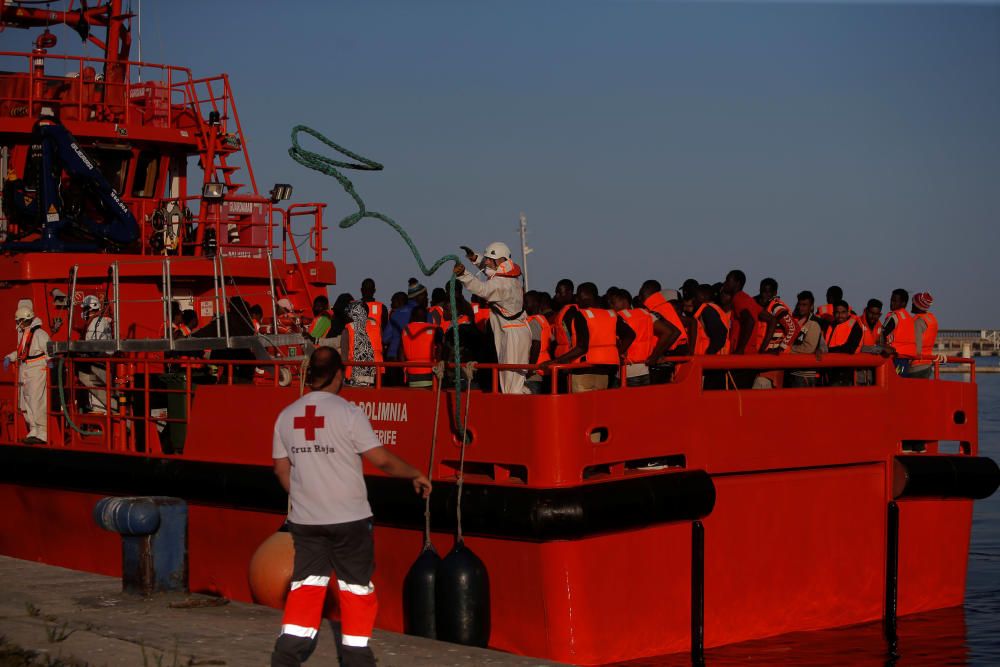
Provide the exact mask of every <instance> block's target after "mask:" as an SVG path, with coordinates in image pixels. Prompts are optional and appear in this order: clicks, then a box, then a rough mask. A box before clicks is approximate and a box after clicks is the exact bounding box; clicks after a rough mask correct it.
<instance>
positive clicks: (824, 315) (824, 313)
mask: <svg viewBox="0 0 1000 667" xmlns="http://www.w3.org/2000/svg"><path fill="white" fill-rule="evenodd" d="M816 317H818V318H819V319H821V320H826V321H827V322H833V304H832V303H828V304H826V305H823V306H820V307H819V308H817V309H816Z"/></svg>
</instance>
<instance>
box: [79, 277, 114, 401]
mask: <svg viewBox="0 0 1000 667" xmlns="http://www.w3.org/2000/svg"><path fill="white" fill-rule="evenodd" d="M80 309H81V310H82V311H83V319H84V321H85V322H86V328H85V329H84V333H83V339H84V340H85V341H89V340H114V332H113V331H112V328H111V318H109V317H107V316H106V315H103V314H101V300H100V299H98V298H97V297H96V296H94V295H93V294H88V295H87V296H85V297H83V301H81V302H80ZM94 356H97V357H100V356H101V355H99V354H95V355H94ZM77 375H78V377H79V378H80V384H82V385H83V386H84V387H107V385H108V369H107V367H106V365H105V364H104V363H103V362H95V363H81V364H79V365H78V366H77ZM88 394H89V398H90V406H89V410H88V411H89V412H92V413H95V414H105V413H106V412H107V411H108V392H107V391H106V390H103V389H91V390H90V391H89V392H88Z"/></svg>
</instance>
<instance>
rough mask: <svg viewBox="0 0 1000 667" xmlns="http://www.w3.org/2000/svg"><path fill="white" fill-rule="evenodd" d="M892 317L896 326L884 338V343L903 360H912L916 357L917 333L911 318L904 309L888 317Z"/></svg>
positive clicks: (895, 311)
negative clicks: (893, 349)
mask: <svg viewBox="0 0 1000 667" xmlns="http://www.w3.org/2000/svg"><path fill="white" fill-rule="evenodd" d="M893 315H895V316H896V326H895V327H893V329H892V333H890V334H889V335H888V336H887V337H886V342H887V343H888V344H889V345H891V346H892V347H893V348H895V350H896V354H898V355H899V356H900V357H902V358H903V359H912V358H913V357H915V356H917V332H916V331H915V330H914V328H913V324H914V322H913V317H911V316H910V314H909V313H908V312H906V309H905V308H900V309H899V310H894V311H892V312H891V313H889V317H892V316H893ZM886 321H888V318H887V319H886Z"/></svg>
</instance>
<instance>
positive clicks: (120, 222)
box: [0, 108, 139, 252]
mask: <svg viewBox="0 0 1000 667" xmlns="http://www.w3.org/2000/svg"><path fill="white" fill-rule="evenodd" d="M32 142H33V144H34V145H36V146H38V147H39V149H40V153H41V155H40V158H41V160H40V163H41V164H40V166H41V169H40V170H39V174H38V181H39V183H38V191H37V192H36V193H30V192H29V190H28V188H27V186H26V184H25V183H24V181H22V180H20V179H18V180H10V181H6V182H5V183H4V199H5V200H6V201H8V202H10V206H11V208H12V209H13V210H14V211H15V212H16V213H17V214H18V215H20V216H23V217H25V218H27V219H28V220H33V221H35V222H36V223H38V222H40V225H36V226H37V227H38V231H40V232H41V238H39V239H36V240H34V241H29V242H15V241H11V242H7V243H5V244H3V245H2V246H0V247H2V248H3V249H4V250H42V251H46V252H53V251H61V250H83V251H88V250H96V249H98V248H97V244H96V243H94V242H83V243H72V242H67V241H65V240H64V239H63V238H62V233H63V232H64V231H69V230H73V229H74V228H75V230H76V231H81V232H83V233H85V234H86V235H88V236H91V237H95V238H97V239H100V240H102V241H103V242H104V243H105V244H106V245H110V246H127V245H129V244H131V243H133V242H135V240H136V239H138V238H139V224H138V223H137V222H136V219H135V216H133V215H132V212H131V211H129V208H128V206H126V205H125V202H123V201H122V199H121V197H120V196H119V194H118V193H117V192H116V191H115V189H114V188H112V187H111V185H110V184H109V183H108V181H107V179H106V178H105V177H104V175H103V174H102V173H101V171H100V169H98V168H97V165H96V164H94V162H93V161H92V160H91V159H90V158H89V157H87V155H86V153H84V152H83V150H82V149H81V148H80V145H79V143H77V141H76V139H75V138H74V137H73V135H72V134H71V133H70V131H69V130H67V129H66V127H65V126H63V125H62V124H61V123H59V122H58V121H57V120H55V117H54V114H53V112H52V111H51V109H48V108H43V109H42V117H41V118H40V119H39V121H38V122H37V123H36V124H35V127H34V130H33V137H32ZM63 171H65V172H66V173H67V174H68V175H69V176H70V178H71V179H72V181H74V183H75V184H76V185H78V186H80V187H81V188H82V190H83V191H84V192H85V193H89V194H91V195H93V196H95V197H96V200H97V202H99V203H100V205H101V208H102V209H103V210H102V214H103V216H105V220H104V222H98V221H97V220H95V219H94V218H92V217H90V216H89V215H88V212H87V207H86V205H85V203H81V205H79V206H78V207H77V206H72V207H71V206H68V205H67V202H66V201H65V198H64V197H63V196H61V194H60V180H61V174H62V172H63ZM87 199H92V198H87ZM95 203H96V202H95ZM70 208H74V209H76V210H75V211H74V213H70V211H69V209H70Z"/></svg>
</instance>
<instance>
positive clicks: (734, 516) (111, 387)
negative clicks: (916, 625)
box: [0, 0, 998, 664]
mask: <svg viewBox="0 0 1000 667" xmlns="http://www.w3.org/2000/svg"><path fill="white" fill-rule="evenodd" d="M69 4H70V6H69V8H68V9H67V10H65V11H56V10H53V9H51V8H50V7H48V6H42V5H38V4H37V3H33V4H24V5H21V4H19V3H17V2H12V1H10V0H0V24H2V26H3V27H4V28H5V29H8V30H10V29H15V28H37V29H38V30H39V31H40V32H39V35H38V37H37V39H36V40H35V42H34V44H35V48H34V50H33V51H31V52H30V53H9V52H4V53H0V58H2V59H3V62H4V63H5V64H4V67H3V71H0V167H2V169H0V172H2V174H3V176H4V199H3V214H2V217H0V248H2V252H3V255H2V259H0V317H12V315H13V314H14V313H15V311H16V310H17V309H18V307H19V306H22V305H28V306H29V307H30V308H32V309H33V312H34V314H35V315H36V316H37V317H38V318H39V319H40V321H41V324H42V326H43V327H44V328H45V330H46V331H47V332H48V333H49V334H50V336H51V343H50V345H49V355H50V359H51V361H52V363H51V364H50V368H49V369H48V370H47V371H46V372H47V374H48V391H47V392H46V396H45V413H46V419H47V437H46V442H45V444H33V445H27V444H23V440H24V438H25V436H26V425H25V421H24V419H23V418H22V415H21V413H20V411H19V409H18V405H19V401H20V400H21V398H22V397H21V396H20V392H21V387H20V386H19V383H18V380H17V377H18V376H17V369H16V367H15V368H12V369H11V370H10V371H8V372H5V373H3V374H2V375H0V507H3V508H4V510H3V512H2V514H0V552H2V553H3V554H6V555H10V556H15V557H18V558H24V559H31V560H38V561H43V562H46V563H51V564H54V565H60V566H64V567H70V568H75V569H80V570H87V571H92V572H99V573H104V574H111V575H114V574H118V573H119V572H120V564H119V563H120V545H119V538H118V537H117V536H116V535H114V534H112V533H109V532H107V531H104V530H101V529H100V528H99V527H98V526H97V525H95V523H94V521H93V520H92V518H91V512H92V509H93V507H94V505H95V503H96V502H97V501H98V500H99V499H101V498H102V497H105V496H108V495H123V496H124V495H166V496H175V497H179V498H183V499H185V500H186V501H187V502H188V504H189V559H190V583H191V588H192V589H193V590H196V591H201V592H211V593H216V594H218V595H223V596H227V597H231V598H234V599H240V600H250V598H251V592H250V589H249V586H248V564H249V562H250V559H251V556H252V555H253V554H254V552H255V550H256V549H257V548H258V546H259V545H260V544H261V543H262V542H263V541H264V540H265V539H266V538H268V537H269V536H270V535H272V534H273V533H274V532H275V530H276V529H278V528H279V527H280V526H281V524H282V522H283V520H284V515H285V511H286V496H285V495H284V493H283V492H282V490H281V488H280V487H279V485H278V483H277V481H276V480H275V478H274V476H273V473H272V462H271V458H270V452H271V442H270V435H271V432H272V426H273V423H274V419H275V417H276V416H277V414H278V412H279V411H280V410H281V409H282V408H283V407H284V406H285V405H287V404H289V403H290V402H291V401H293V400H294V399H295V398H296V396H298V393H299V383H298V381H297V379H296V378H297V376H298V373H299V370H300V368H301V363H302V359H303V358H304V354H305V353H306V352H307V351H308V346H307V345H306V343H305V341H304V339H303V338H302V336H301V335H294V334H281V333H268V334H264V335H260V334H258V333H256V332H254V331H253V330H249V331H248V330H247V328H246V323H245V322H241V321H239V320H240V319H241V318H240V317H239V313H238V312H236V311H234V310H233V309H232V308H227V307H226V304H227V303H230V302H231V301H232V300H233V299H234V298H235V297H239V298H242V299H244V300H245V301H247V302H250V303H257V304H262V305H263V306H264V313H265V320H271V324H272V326H271V327H270V331H276V330H278V329H279V326H278V325H279V324H280V319H281V317H280V313H279V310H278V306H277V302H278V301H279V300H281V299H287V300H289V301H290V302H291V303H292V304H293V306H294V307H295V308H297V309H300V310H303V311H306V310H308V306H309V304H311V302H312V299H313V297H315V296H316V295H319V294H325V293H326V289H327V287H328V286H329V285H332V284H334V283H335V276H336V274H335V270H334V266H333V264H332V263H331V262H330V261H329V260H327V259H326V258H325V251H326V248H325V247H324V234H325V231H326V227H325V226H324V222H323V212H324V207H325V204H322V203H296V204H290V203H287V201H286V197H287V195H288V194H289V190H290V188H288V187H287V186H282V185H277V186H275V187H274V189H272V190H271V191H270V193H268V194H261V191H260V190H259V189H258V187H257V183H256V182H255V179H254V173H253V169H252V165H251V163H250V159H249V155H248V153H247V148H246V139H245V137H244V133H243V127H241V125H240V120H239V114H238V112H237V108H236V104H235V99H234V97H233V93H232V90H231V89H230V86H229V81H228V78H227V77H226V76H225V75H219V76H210V77H204V78H202V77H199V76H198V75H196V74H194V73H192V72H190V71H189V70H188V69H186V68H183V67H174V66H170V65H159V64H151V63H139V62H133V61H131V60H129V44H130V25H131V23H130V22H131V19H132V16H130V15H129V14H127V13H125V12H124V11H123V8H122V3H121V1H120V0H112V1H111V2H108V3H105V4H102V5H99V6H95V7H90V6H87V5H86V4H79V5H78V4H77V3H75V2H70V3H69ZM46 26H51V29H50V28H49V27H46ZM57 33H58V34H57ZM76 38H81V39H84V40H87V41H90V42H91V43H93V44H96V45H97V46H98V47H100V48H101V49H103V51H104V56H103V57H101V58H86V57H74V56H65V55H54V54H52V53H49V49H52V48H53V46H55V44H56V41H57V39H58V40H69V39H76ZM57 72H58V73H57ZM195 164H197V168H195V167H194V165H195ZM297 237H298V238H305V239H306V241H307V242H308V244H309V246H310V249H309V258H308V260H305V259H303V258H302V257H301V256H300V255H299V247H298V246H297V245H296V243H295V242H294V239H295V238H297ZM88 295H94V296H96V297H97V298H98V301H99V303H100V308H101V312H102V314H103V315H105V316H107V317H108V318H109V319H110V320H111V322H113V334H112V336H110V338H109V339H105V340H87V339H86V337H85V336H81V335H80V334H81V322H80V319H79V309H78V307H77V306H78V304H79V303H81V302H82V301H83V299H84V297H85V296H88ZM173 304H177V305H178V306H180V307H182V308H184V309H193V310H194V311H195V312H196V313H197V314H198V315H199V317H200V318H201V320H202V321H203V322H205V321H211V322H212V324H211V325H209V327H208V329H209V332H208V333H209V334H210V335H207V336H204V337H200V338H196V339H195V338H177V339H175V337H174V335H173V328H172V326H171V321H170V320H171V317H172V313H173V310H174V306H173ZM293 310H294V309H293ZM234 318H235V319H234ZM267 330H268V327H267V326H266V323H265V331H267ZM16 344H17V341H16V333H15V330H14V327H13V323H12V322H11V323H10V326H4V327H2V328H0V346H2V351H3V353H4V354H6V353H7V352H8V351H11V350H14V349H15V347H16ZM204 350H212V351H213V352H217V351H227V352H228V353H230V354H223V355H213V356H214V357H216V358H213V359H212V360H211V361H210V362H209V361H206V360H205V359H203V358H202V357H201V354H202V353H203V351H204ZM218 356H223V357H227V358H226V359H224V360H219V359H218V358H217V357H218ZM804 356H805V355H804ZM840 356H841V358H839V359H833V358H831V357H827V358H826V359H824V360H823V361H822V362H816V360H815V359H808V360H807V362H808V366H809V367H810V368H819V369H827V368H833V367H842V368H852V369H871V370H872V371H873V374H874V383H873V384H871V385H869V386H853V387H821V388H810V389H775V390H771V391H740V390H734V389H730V390H715V391H711V390H705V389H703V382H702V379H703V376H704V374H705V372H717V371H720V370H731V371H732V370H746V369H755V370H758V371H760V370H770V369H789V368H795V367H801V365H802V362H801V361H798V360H795V359H793V358H790V356H787V355H786V356H782V357H772V356H768V357H764V356H735V355H734V356H713V357H705V356H702V357H691V358H687V359H680V360H678V361H679V363H678V365H677V372H676V374H675V377H674V379H673V381H672V382H671V383H670V384H665V385H656V386H647V387H634V388H620V389H609V390H603V391H594V392H590V393H586V394H563V395H538V396H528V395H525V396H521V395H516V396H515V395H503V394H499V393H495V392H490V391H473V392H471V404H470V414H471V417H470V420H469V424H468V426H469V439H470V444H468V445H467V447H466V451H465V488H464V495H463V516H464V525H463V528H464V534H465V542H466V544H467V545H469V547H470V548H471V549H473V550H474V551H475V553H476V554H478V556H479V557H480V558H481V559H482V560H483V562H484V563H485V566H486V569H487V571H488V574H489V580H490V593H491V595H490V599H491V617H492V622H491V626H490V640H489V643H490V645H491V646H493V647H495V648H498V649H503V650H506V651H513V652H516V653H521V654H525V655H531V656H538V657H544V658H549V659H554V660H560V661H566V662H572V663H579V664H602V663H608V662H613V661H620V660H628V659H633V658H640V657H644V656H652V655H659V654H666V653H673V652H679V651H686V650H690V649H694V650H695V651H696V652H697V651H698V650H700V648H701V647H702V646H705V647H712V646H719V645H723V644H728V643H733V642H738V641H742V640H748V639H753V638H760V637H765V636H770V635H777V634H781V633H785V632H790V631H797V630H812V629H819V628H830V627H836V626H844V625H850V624H856V623H862V622H866V621H871V620H875V619H879V618H883V617H885V616H888V617H890V618H891V617H892V616H893V615H894V614H895V613H896V612H898V613H899V614H911V613H915V612H921V611H926V610H932V609H938V608H943V607H951V606H956V605H960V604H962V601H963V596H964V591H965V577H966V563H967V558H968V549H969V536H970V530H971V521H972V505H973V499H975V498H981V497H985V496H987V495H989V494H990V493H992V492H993V490H995V488H996V486H997V483H998V473H997V467H996V465H995V464H994V463H993V462H992V461H990V460H988V459H984V458H982V457H979V456H977V450H978V442H977V438H978V419H977V407H976V406H977V403H976V400H977V396H976V384H975V367H974V366H973V365H972V363H971V361H969V360H954V361H955V362H956V363H963V364H968V370H969V373H968V375H966V376H964V377H963V378H962V380H961V381H944V380H941V379H939V378H938V376H937V373H935V378H934V379H932V380H914V379H903V378H900V377H898V376H897V375H896V374H895V372H894V370H893V366H892V364H891V362H889V361H886V360H884V359H883V358H881V357H876V356H870V355H840ZM209 363H210V364H211V367H209ZM935 363H936V362H935ZM95 367H96V368H98V369H100V370H103V372H104V376H105V380H104V384H103V390H104V392H105V393H104V394H103V397H104V398H103V402H104V403H105V406H104V409H103V410H97V411H93V410H92V411H84V409H83V406H84V405H86V404H87V403H88V401H87V400H86V398H87V394H88V393H90V392H92V391H93V386H92V385H91V386H83V385H82V384H81V382H80V378H81V376H82V375H81V374H82V373H83V372H84V371H86V370H87V369H90V371H91V372H92V371H93V369H94V368H95ZM480 368H481V369H486V370H487V371H490V372H493V373H496V371H497V370H498V369H497V367H496V366H495V365H493V366H490V365H482V366H481V367H480ZM376 377H377V378H378V379H377V381H376V386H375V387H374V388H368V389H357V388H354V389H352V388H347V389H345V390H344V393H343V395H344V396H345V397H346V398H348V399H349V400H351V401H354V402H357V403H358V404H360V405H362V406H363V407H364V408H365V410H366V412H367V413H368V415H369V417H370V419H371V420H372V422H373V426H374V427H375V429H377V431H378V432H379V433H380V435H381V437H382V438H383V440H384V442H385V443H386V445H387V446H389V447H391V448H392V449H393V450H394V451H396V452H398V453H399V454H400V455H401V456H402V457H403V458H405V459H407V460H409V461H410V462H412V463H414V464H418V465H422V464H423V463H424V462H427V461H428V458H429V456H430V443H431V440H432V435H433V434H434V431H435V430H436V436H437V448H436V453H435V456H434V459H433V461H431V462H430V467H431V471H432V478H433V480H434V482H435V491H434V493H433V495H432V529H433V541H434V543H435V545H436V546H437V549H438V551H439V552H441V553H445V552H447V551H448V550H449V549H450V548H451V546H452V542H453V535H454V531H455V518H454V516H455V512H454V505H455V502H456V498H457V493H456V477H457V473H458V468H459V465H460V464H459V461H460V456H461V449H462V448H461V445H460V438H459V437H458V435H457V434H456V433H455V432H454V429H453V424H454V423H455V422H456V421H457V420H456V419H455V418H454V417H455V415H454V414H453V412H454V410H453V406H454V398H453V393H452V392H451V391H450V390H446V391H444V392H441V393H439V392H437V391H433V390H432V391H428V390H424V389H408V388H396V387H383V386H381V375H377V376H376ZM493 384H494V386H496V382H494V383H493ZM435 401H439V402H440V408H441V414H442V415H444V416H446V417H447V418H442V419H440V420H439V421H438V422H435V420H434V415H435V407H436V406H435ZM463 403H464V397H463ZM779 421H780V422H781V423H782V426H781V428H778V426H777V423H778V422H779ZM515 423H516V424H519V425H520V426H519V427H518V430H517V433H514V434H512V433H510V432H506V431H503V430H498V429H495V428H488V427H487V425H490V424H515ZM653 463H655V464H656V465H651V464H653ZM367 473H368V474H367V479H368V485H369V491H370V496H371V504H372V508H373V510H374V513H375V520H376V525H377V529H376V545H377V555H376V561H377V563H378V569H377V572H376V575H375V585H376V588H377V589H378V591H379V597H380V610H379V616H378V625H379V626H380V627H383V628H387V629H391V630H402V629H403V625H404V619H403V614H404V611H403V600H402V589H403V580H404V577H405V575H406V573H407V570H408V569H409V567H410V565H411V564H412V563H413V560H414V558H416V556H417V555H418V553H420V550H421V546H422V543H423V506H422V504H421V503H420V502H419V501H418V500H416V499H415V497H414V496H413V493H412V488H411V487H410V484H409V482H407V481H405V480H396V479H389V478H386V477H384V476H380V475H379V474H377V472H376V471H374V470H369V471H367Z"/></svg>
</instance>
